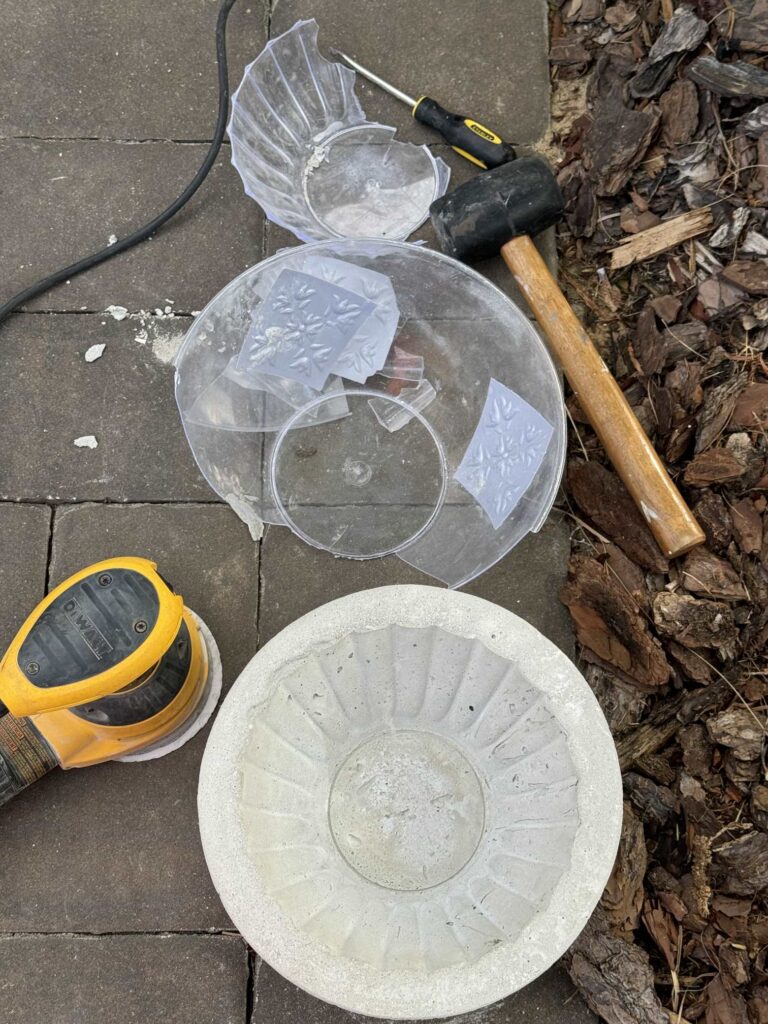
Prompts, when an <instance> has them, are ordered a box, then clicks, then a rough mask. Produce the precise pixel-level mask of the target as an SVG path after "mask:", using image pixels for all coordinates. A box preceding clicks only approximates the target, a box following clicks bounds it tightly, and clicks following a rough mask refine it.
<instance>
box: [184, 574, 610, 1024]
mask: <svg viewBox="0 0 768 1024" xmlns="http://www.w3.org/2000/svg"><path fill="white" fill-rule="evenodd" d="M621 809H622V794H621V779H620V774H619V769H618V763H617V759H616V753H615V748H614V745H613V741H612V739H611V736H610V732H609V730H608V727H607V725H606V722H605V720H604V718H603V716H602V713H601V711H600V709H599V707H598V705H597V702H596V701H595V698H594V696H593V695H592V692H591V691H590V689H589V687H588V686H587V684H586V682H585V681H584V679H583V677H582V676H581V675H580V673H579V672H578V671H577V670H576V668H575V667H574V666H573V665H572V664H571V662H570V661H569V660H568V659H567V658H566V657H565V656H564V655H563V654H562V653H561V652H560V651H559V650H558V649H557V648H556V647H555V646H554V645H553V644H552V643H550V642H549V641H548V640H547V639H546V638H545V637H543V636H542V635H541V634H540V633H538V632H537V631H536V630H535V629H534V628H533V627H531V626H529V625H528V624H527V623H525V622H524V621H523V620H522V619H520V618H518V617H517V616H515V615H513V614H512V613H510V612H507V611H505V610H503V609H501V608H499V607H497V606H495V605H492V604H490V603H488V602H486V601H483V600H481V599H479V598H475V597H471V596H468V595H466V594H460V593H455V592H450V591H442V590H438V589H436V588H433V587H421V586H398V587H383V588H380V589H377V590H370V591H365V592H363V593H360V594H355V595H352V596H350V597H347V598H342V599H341V600H338V601H334V602H332V603H330V604H327V605H325V606H323V607H322V608H319V609H318V610H317V611H315V612H312V613H310V614H309V615H306V616H304V617H303V618H301V619H299V620H298V621H297V622H295V623H293V625H291V626H289V627H288V628H286V629H285V630H283V632H282V633H281V634H279V635H278V636H277V637H275V638H274V639H273V640H272V641H270V642H269V643H268V644H266V646H265V647H263V648H262V649H261V650H260V651H259V653H258V654H257V655H256V656H255V657H254V658H253V659H252V661H251V662H250V664H249V665H248V666H247V668H246V669H245V670H244V672H243V673H242V675H241V676H240V678H239V679H238V681H237V682H236V683H235V685H234V687H233V689H232V690H231V692H230V693H229V695H228V697H227V698H226V700H225V702H224V705H223V707H222V709H221V712H220V713H219V716H218V718H217V720H216V722H215V724H214V727H213V731H212V733H211V736H210V739H209V741H208V745H207V748H206V751H205V756H204V759H203V765H202V770H201V778H200V789H199V812H200V828H201V834H202V840H203V847H204V850H205V856H206V859H207V862H208V866H209V869H210V871H211V875H212V877H213V880H214V883H215V885H216V887H217V889H218V891H219V893H220V895H221V898H222V900H223V902H224V906H225V907H226V909H227V911H228V913H229V914H230V916H231V917H232V920H233V921H234V923H235V924H236V925H237V927H238V928H239V929H240V931H241V932H242V934H243V936H244V937H245V939H246V940H247V941H248V942H249V943H250V944H251V945H252V946H253V947H254V949H255V950H256V951H257V952H258V953H259V954H260V955H261V956H262V957H263V958H264V959H265V960H267V962H269V963H270V964H271V965H272V966H273V967H274V968H275V969H276V970H278V971H279V972H280V973H282V974H283V975H284V976H285V977H287V978H288V979H289V980H290V981H292V982H294V983H295V984H297V985H299V986H301V987H302V988H304V989H306V990H307V991H309V992H311V993H312V994H313V995H316V996H319V997H320V998H322V999H325V1000H327V1001H328V1002H331V1003H335V1004H337V1005H339V1006H342V1007H344V1008H345V1009H348V1010H351V1011H355V1012H358V1013H364V1014H368V1015H371V1016H380V1017H389V1018H406V1019H412V1018H429V1017H445V1016H450V1015H453V1014H457V1013H461V1012H466V1011H469V1010H473V1009H476V1008H478V1007H481V1006H484V1005H486V1004H488V1003H491V1002H494V1001H495V1000H498V999H501V998H503V997H504V996H507V995H509V994H510V993H511V992H513V991H515V990H517V989H519V988H521V987H522V986H523V985H525V984H527V983H528V982H530V981H531V980H533V979H534V978H535V977H536V976H538V975H539V974H540V973H541V972H542V971H544V970H545V969H546V968H547V967H549V966H550V965H551V964H552V963H553V962H554V961H555V960H556V959H557V958H558V957H559V956H560V955H561V954H562V953H563V952H564V951H565V950H566V949H567V948H568V946H569V945H570V944H571V942H572V941H573V940H574V938H575V937H576V936H577V935H578V933H579V931H580V930H581V928H582V927H583V925H584V924H585V922H586V920H587V918H588V917H589V914H590V913H591V911H592V909H593V908H594V906H595V904H596V902H597V900H598V898H599V896H600V893H601V892H602V890H603V887H604V885H605V883H606V881H607V879H608V875H609V873H610V870H611V866H612V864H613V860H614V857H615V852H616V847H617V843H618V838H619V833H620V828H621Z"/></svg>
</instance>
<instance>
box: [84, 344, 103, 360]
mask: <svg viewBox="0 0 768 1024" xmlns="http://www.w3.org/2000/svg"><path fill="white" fill-rule="evenodd" d="M106 347H107V346H106V345H91V346H90V348H87V349H86V350H85V361H86V363H93V362H95V361H96V360H97V359H101V357H102V356H103V355H104V349H105V348H106Z"/></svg>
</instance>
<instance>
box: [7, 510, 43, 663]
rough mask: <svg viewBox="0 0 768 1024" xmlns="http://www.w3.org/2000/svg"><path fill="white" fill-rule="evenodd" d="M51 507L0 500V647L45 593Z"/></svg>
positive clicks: (13, 633)
mask: <svg viewBox="0 0 768 1024" xmlns="http://www.w3.org/2000/svg"><path fill="white" fill-rule="evenodd" d="M50 529H51V510H50V508H48V506H47V505H4V504H0V594H3V600H2V601H1V602H0V650H3V651H4V650H5V648H6V647H7V646H8V644H9V643H10V642H11V640H13V638H14V636H15V635H16V632H17V630H18V629H19V627H20V626H21V624H22V622H23V621H24V619H25V618H26V617H27V615H28V613H29V610H30V609H32V608H34V606H35V605H36V604H37V602H38V601H40V600H41V599H42V598H43V597H44V596H45V581H46V573H47V568H48V537H49V534H50Z"/></svg>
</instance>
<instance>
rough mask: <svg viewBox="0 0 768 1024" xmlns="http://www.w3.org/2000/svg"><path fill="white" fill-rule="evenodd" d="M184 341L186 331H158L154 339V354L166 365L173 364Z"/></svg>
mask: <svg viewBox="0 0 768 1024" xmlns="http://www.w3.org/2000/svg"><path fill="white" fill-rule="evenodd" d="M183 341H184V331H169V332H167V333H165V332H163V333H158V334H156V335H155V337H154V338H153V339H152V355H153V356H154V357H155V359H158V360H159V361H160V362H161V363H165V365H166V366H172V365H173V363H174V360H175V359H176V356H177V354H178V351H179V349H180V348H181V343H182V342H183Z"/></svg>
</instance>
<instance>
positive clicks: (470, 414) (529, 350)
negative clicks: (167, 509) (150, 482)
mask: <svg viewBox="0 0 768 1024" xmlns="http://www.w3.org/2000/svg"><path fill="white" fill-rule="evenodd" d="M307 278H310V279H311V281H312V283H313V288H312V289H310V291H312V292H313V293H318V294H319V293H321V292H322V293H326V290H328V291H327V295H328V296H329V298H328V300H327V301H328V303H331V304H332V298H333V296H337V297H338V296H340V295H342V293H347V292H351V293H353V294H354V295H356V296H357V299H358V303H357V304H358V305H360V304H361V303H365V302H368V303H370V304H372V305H373V307H374V308H373V311H372V312H370V314H369V316H368V319H367V320H365V321H364V323H363V325H362V326H361V327H360V328H359V329H358V331H357V333H355V334H354V335H353V337H352V338H351V339H347V341H348V344H349V345H352V346H353V349H354V352H355V359H351V358H350V356H349V352H350V351H351V350H350V349H349V348H348V349H346V350H345V351H344V352H342V353H341V354H339V352H338V351H337V350H336V349H335V348H334V344H335V343H336V341H338V339H339V338H341V339H342V341H343V340H344V338H345V337H346V336H345V335H344V334H343V332H342V333H341V334H340V333H339V329H338V325H334V323H333V322H332V318H331V319H330V320H328V321H324V320H323V319H322V317H319V316H315V314H314V313H313V312H312V310H313V308H314V307H313V305H312V303H313V302H314V301H315V295H314V294H313V295H310V294H309V293H308V292H306V291H303V292H302V291H301V290H300V289H302V288H303V287H304V284H303V282H305V281H306V279H307ZM281 282H282V284H281ZM286 282H287V283H286ZM291 289H293V290H291ZM344 301H345V302H346V299H345V300H344ZM317 308H318V309H319V308H320V307H317ZM366 308H367V307H366ZM265 311H266V312H265ZM347 312H348V313H349V315H350V316H356V315H357V313H356V308H355V306H354V304H353V307H352V308H351V310H350V309H348V310H347ZM294 314H295V315H294ZM342 315H343V316H346V315H347V313H344V314H342ZM279 316H282V317H283V318H284V321H283V326H279V324H278V317H279ZM374 321H375V322H374ZM355 322H356V321H353V323H355ZM254 325H255V327H254ZM286 325H287V326H286ZM302 325H303V326H302ZM315 329H317V333H312V332H314V331H315ZM254 331H255V334H256V335H258V336H259V337H260V338H261V342H260V344H261V346H262V347H261V348H258V347H257V348H256V349H255V350H252V348H251V341H252V339H253V337H254ZM270 331H275V332H276V337H277V339H278V340H279V341H286V343H287V339H290V345H291V346H292V347H291V348H290V349H289V350H287V351H288V354H287V355H286V352H285V351H282V350H281V351H280V352H279V353H277V355H279V357H280V359H281V360H283V362H282V363H281V365H282V367H283V369H282V370H281V371H280V372H278V369H279V368H278V366H277V363H278V361H279V360H278V359H277V356H276V354H275V352H274V351H273V350H272V349H271V348H269V347H268V345H269V344H270V340H269V337H268V335H269V332H270ZM326 331H327V332H328V333H327V335H326ZM334 331H335V332H336V333H334ZM303 332H304V333H303ZM305 334H306V337H305ZM326 337H327V344H326V343H325V342H324V341H323V339H325V338H326ZM318 339H320V340H321V342H322V344H320V347H319V355H318V353H317V352H315V350H314V347H313V346H315V344H316V343H317V341H318ZM360 339H362V340H364V341H365V342H366V345H368V344H369V343H370V352H369V349H368V348H366V347H365V346H363V348H358V345H359V344H360ZM382 342H383V344H382ZM371 352H372V353H373V354H372V355H371ZM361 353H362V354H364V355H366V358H367V357H368V356H369V355H370V360H371V361H370V363H369V364H368V368H367V370H364V371H362V372H358V370H359V369H360V365H361V364H360V362H359V359H358V357H359V356H360V355H361ZM315 356H317V358H318V359H320V358H321V357H322V360H325V362H324V363H323V372H322V374H320V375H319V376H317V377H316V376H314V372H315V370H316V369H317V366H316V365H315V366H313V367H311V373H312V375H310V376H308V377H306V378H304V379H306V380H310V381H311V382H312V385H313V386H310V385H309V384H307V383H304V382H303V380H302V379H298V380H297V379H294V378H289V377H287V376H281V375H280V373H288V372H290V373H295V372H296V368H301V367H304V368H306V366H307V365H309V364H310V363H311V361H312V359H314V358H315ZM252 357H253V358H252ZM400 365H402V367H403V369H402V370H401V369H399V368H398V367H399V366H400ZM239 367H243V368H242V369H241V368H239ZM286 367H287V369H286ZM176 368H177V369H176V400H177V403H178V406H179V411H180V413H181V418H182V422H183V425H184V429H185V431H186V434H187V439H188V440H189V443H190V446H191V448H192V451H193V453H194V456H195V459H196V460H197V463H198V465H199V467H200V469H201V471H202V472H203V474H204V475H205V477H206V479H207V480H208V481H209V483H210V484H211V486H212V487H213V488H214V489H215V490H216V492H217V493H218V494H219V495H220V496H221V497H222V498H224V500H225V501H228V502H229V503H230V504H231V505H232V507H233V508H234V509H235V511H236V512H237V513H238V515H240V516H241V518H243V519H244V521H245V522H247V523H248V524H249V526H250V527H251V530H252V532H253V533H254V534H258V533H259V531H260V529H261V524H262V523H263V522H268V523H274V524H278V525H282V526H290V527H291V528H292V529H293V530H294V532H295V533H296V534H297V535H298V536H300V537H302V538H303V539H304V540H305V541H307V542H308V543H310V544H312V545H314V546H315V547H318V548H322V549H324V550H327V551H330V552H332V553H333V554H336V555H342V556H344V557H349V558H361V559H362V558H373V557H377V556H379V555H382V554H386V553H390V554H397V556H398V557H399V558H401V559H403V560H404V561H405V562H407V563H408V564H410V565H413V566H414V567H416V568H417V569H420V570H421V571H423V572H426V573H428V574H429V575H431V576H434V577H436V578H437V579H440V580H442V581H443V582H444V583H446V584H448V585H449V586H460V585H461V584H463V583H466V582H468V581H469V580H471V579H473V578H474V577H475V576H477V575H479V574H480V573H481V572H483V571H484V570H485V569H487V568H489V567H490V566H491V565H493V564H494V563H495V562H497V561H498V560H499V559H500V558H501V557H502V556H503V555H504V554H506V552H507V551H509V550H510V549H511V548H512V547H514V546H515V544H517V543H518V542H519V541H520V540H521V539H522V538H523V537H525V536H526V534H528V533H529V532H531V531H536V530H538V529H540V527H541V526H542V524H543V523H544V521H545V519H546V517H547V515H548V513H549V510H550V508H551V506H552V503H553V501H554V499H555V494H556V492H557V487H558V485H559V481H560V476H561V472H562V468H563V462H564V458H565V437H566V431H565V409H564V404H563V398H562V390H561V385H560V378H559V374H558V372H557V370H556V369H555V366H554V364H553V362H552V359H551V357H550V356H549V353H548V352H547V349H546V347H545V346H544V343H543V342H542V340H541V338H540V337H539V335H538V334H537V332H536V330H535V329H534V327H533V325H532V324H531V322H530V320H529V319H528V318H527V317H526V316H525V315H524V314H523V313H522V312H521V311H520V310H519V309H518V308H517V307H516V306H515V305H514V304H513V303H512V302H511V301H510V300H509V299H508V298H507V297H506V296H505V295H503V294H502V292H500V291H499V290H498V289H497V288H496V287H494V285H492V284H491V283H490V282H489V281H488V280H486V279H485V278H483V277H481V276H480V275H479V274H477V273H476V272H475V271H473V270H471V269H470V268H468V267H466V266H464V265H463V264H461V263H458V262H457V261H455V260H452V259H450V258H449V257H447V256H444V255H442V254H440V253H437V252H434V251H432V250H430V249H427V248H423V247H420V246H414V245H409V244H408V243H403V242H389V241H382V240H351V239H347V240H340V241H333V242H320V243H315V244H313V245H303V246H298V247H296V248H293V249H287V250H283V251H282V252H280V253H278V254H277V255H276V256H273V257H272V258H271V259H269V260H265V261H264V262H263V263H260V264H258V265H257V266H255V267H252V268H250V269H249V270H247V271H245V273H243V274H241V275H240V276H239V277H238V278H236V279H235V280H234V281H232V282H231V283H230V284H229V285H227V287H226V288H225V289H224V290H223V291H221V292H220V293H219V294H218V295H217V296H216V297H215V298H214V299H213V300H212V301H211V302H210V303H209V304H208V306H207V307H206V308H205V309H204V310H203V312H202V313H201V314H200V316H199V317H198V318H197V319H196V320H195V322H194V324H193V326H192V327H191V329H190V330H189V332H188V334H187V337H186V339H185V341H184V344H183V346H182V348H181V350H180V352H179V355H178V357H177V361H176ZM265 370H269V372H263V371H265ZM377 370H379V371H381V372H376V371H377ZM337 371H338V372H337ZM308 372H309V371H308ZM353 373H354V374H355V376H354V377H353V378H352V379H350V378H349V377H347V378H345V377H344V376H343V375H344V374H353ZM366 373H368V374H369V376H367V377H366ZM399 375H400V376H399ZM419 375H421V376H420V379H414V377H419ZM361 380H362V381H363V382H362V383H361Z"/></svg>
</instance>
